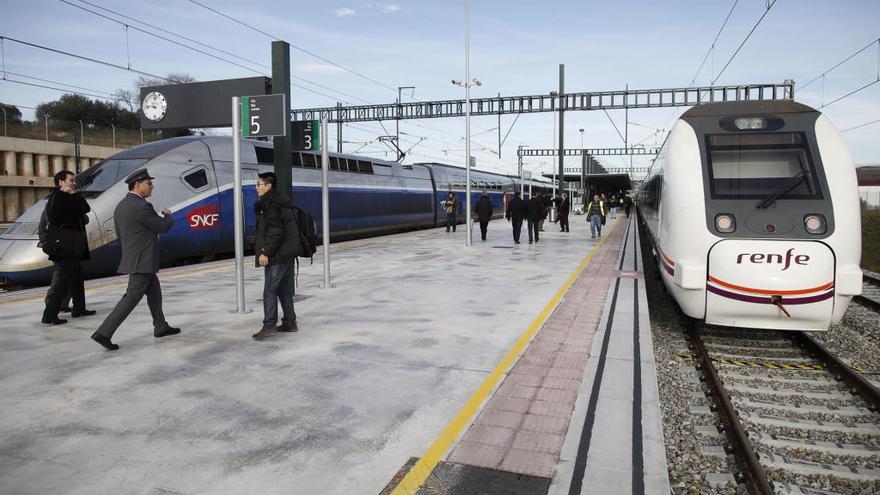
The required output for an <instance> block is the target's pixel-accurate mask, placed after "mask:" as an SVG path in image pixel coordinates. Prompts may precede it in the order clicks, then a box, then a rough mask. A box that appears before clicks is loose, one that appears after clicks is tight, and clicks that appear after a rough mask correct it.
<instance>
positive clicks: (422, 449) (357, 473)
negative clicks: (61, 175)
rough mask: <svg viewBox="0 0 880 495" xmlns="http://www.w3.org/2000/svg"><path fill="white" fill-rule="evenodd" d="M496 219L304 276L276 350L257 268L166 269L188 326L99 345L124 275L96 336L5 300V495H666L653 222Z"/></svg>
mask: <svg viewBox="0 0 880 495" xmlns="http://www.w3.org/2000/svg"><path fill="white" fill-rule="evenodd" d="M584 220H585V219H584V217H582V216H580V217H579V216H573V217H572V218H571V224H572V225H571V232H570V233H561V232H558V228H557V226H556V225H555V224H552V223H549V222H548V223H546V225H545V230H546V232H542V233H541V241H540V242H539V243H536V244H527V236H526V233H525V232H523V238H522V239H521V242H522V244H520V245H514V244H513V241H512V237H511V233H510V227H509V224H508V223H507V222H505V221H500V220H495V221H492V222H491V223H490V225H489V238H488V240H487V241H486V242H481V241H480V240H479V233H478V229H475V232H474V246H473V247H471V248H465V246H464V227H463V226H459V228H458V232H456V233H446V232H445V230H443V229H433V230H426V231H418V232H410V233H405V234H399V235H393V236H385V237H379V238H373V239H363V240H358V241H351V242H345V243H339V244H334V245H332V246H331V254H330V256H331V273H332V274H333V277H332V283H333V284H334V288H330V289H321V288H320V285H321V281H322V265H321V263H322V258H321V256H322V254H321V252H320V250H319V253H318V255H317V256H316V257H315V263H314V265H308V264H307V263H306V264H301V266H300V273H299V276H298V283H299V286H298V289H297V296H296V299H295V301H296V302H295V304H296V312H297V315H298V318H297V321H298V323H299V327H300V331H299V332H297V333H293V334H279V335H278V336H275V337H271V338H269V339H266V340H264V341H260V342H257V341H254V340H253V339H251V337H250V335H251V334H252V333H254V332H256V331H257V330H258V329H259V328H260V327H261V321H262V303H261V301H260V300H259V299H260V297H261V292H262V282H263V276H262V270H261V269H257V268H254V267H253V258H247V259H246V271H245V286H246V298H247V305H248V307H249V308H250V309H253V312H251V313H247V314H244V315H239V314H237V313H233V312H232V309H233V307H234V299H235V295H234V271H233V263H232V262H231V261H228V260H227V261H221V262H215V263H208V264H203V265H196V266H191V267H180V268H174V269H168V270H163V271H161V272H160V274H159V277H160V280H161V282H162V287H163V295H164V303H165V304H164V309H165V314H166V317H167V318H168V321H169V322H170V323H171V324H172V325H174V326H179V327H181V328H182V330H183V331H182V333H181V334H180V335H177V336H172V337H166V338H163V339H154V338H153V336H152V328H151V324H150V316H149V311H148V309H147V306H146V301H143V302H142V303H141V305H140V306H139V307H138V308H136V309H135V311H134V312H133V313H132V314H131V315H130V316H129V318H128V320H127V321H126V322H125V323H124V324H123V325H122V326H121V327H120V329H119V331H118V332H117V333H116V335H115V336H114V342H115V343H117V344H119V345H120V347H121V348H120V350H119V351H115V352H108V351H105V350H104V349H103V348H101V347H100V346H98V345H97V344H96V343H94V342H92V341H91V340H90V339H89V335H91V333H92V332H93V331H94V330H95V328H97V326H98V325H99V324H100V323H101V321H102V319H103V317H105V316H106V315H107V314H108V313H109V312H110V310H111V309H112V307H113V305H114V304H115V303H116V302H117V301H118V299H119V298H120V297H121V295H122V293H123V291H124V290H125V285H126V281H127V278H126V277H112V278H107V279H101V280H95V281H90V282H87V290H86V299H87V303H88V306H89V307H90V308H91V309H95V310H97V311H98V314H97V315H95V316H92V317H85V318H76V319H71V320H70V321H69V322H68V323H67V324H65V325H59V326H43V325H41V324H40V323H39V318H40V314H41V311H42V307H43V302H42V298H43V292H42V291H39V290H35V291H23V292H16V293H9V294H5V295H3V296H2V297H0V315H2V319H3V321H4V328H3V331H2V332H0V410H2V412H3V414H2V416H0V487H3V488H2V491H4V492H9V493H53V492H64V493H70V494H76V493H89V494H93V493H114V494H115V493H253V492H261V493H309V494H310V493H322V494H335V493H339V494H352V493H357V494H360V493H364V494H375V493H416V492H418V493H448V494H452V493H523V494H525V493H548V492H549V493H669V483H668V480H667V479H666V462H665V454H664V449H663V440H662V429H661V426H660V416H659V415H660V413H659V405H658V399H657V386H656V377H655V375H654V366H653V352H652V351H651V349H652V346H651V340H650V335H651V334H650V325H649V322H648V319H647V301H646V299H645V290H644V285H643V280H642V277H641V268H640V267H641V262H640V260H641V254H640V253H639V251H638V242H637V230H638V229H636V225H635V222H634V219H630V220H631V221H627V220H628V219H626V218H620V219H618V220H617V221H616V222H615V221H612V220H609V225H608V229H607V233H606V235H604V236H603V237H602V238H600V239H589V232H588V231H589V229H588V226H587V224H586V222H585V221H584Z"/></svg>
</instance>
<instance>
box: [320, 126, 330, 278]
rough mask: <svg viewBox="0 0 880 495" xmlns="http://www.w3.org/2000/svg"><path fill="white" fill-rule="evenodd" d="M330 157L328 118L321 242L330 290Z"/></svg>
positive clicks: (323, 150)
mask: <svg viewBox="0 0 880 495" xmlns="http://www.w3.org/2000/svg"><path fill="white" fill-rule="evenodd" d="M329 170H330V156H329V154H328V152H327V117H326V116H325V117H322V118H321V241H322V244H323V246H324V283H323V285H321V288H322V289H330V288H332V287H333V286H332V285H330V185H329V182H328V177H329Z"/></svg>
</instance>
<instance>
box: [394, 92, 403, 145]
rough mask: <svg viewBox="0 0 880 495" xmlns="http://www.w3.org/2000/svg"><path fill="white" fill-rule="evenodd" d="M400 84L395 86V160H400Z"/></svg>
mask: <svg viewBox="0 0 880 495" xmlns="http://www.w3.org/2000/svg"><path fill="white" fill-rule="evenodd" d="M401 88H402V86H398V87H397V109H396V110H397V118H396V119H394V132H395V134H394V135H395V136H396V137H395V139H396V140H395V141H394V147H395V148H397V161H398V162H399V161H400V90H401Z"/></svg>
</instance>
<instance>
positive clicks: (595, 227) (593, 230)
mask: <svg viewBox="0 0 880 495" xmlns="http://www.w3.org/2000/svg"><path fill="white" fill-rule="evenodd" d="M590 234H592V235H593V237H596V236H597V235H599V236H601V235H602V216H601V215H593V216H591V217H590Z"/></svg>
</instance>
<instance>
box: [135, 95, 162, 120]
mask: <svg viewBox="0 0 880 495" xmlns="http://www.w3.org/2000/svg"><path fill="white" fill-rule="evenodd" d="M167 109H168V102H167V101H165V96H163V95H162V93H160V92H158V91H153V92H152V93H149V94H148V95H147V96H145V97H144V101H143V103H141V110H143V112H144V117H146V118H148V119H149V120H151V121H153V122H159V121H160V120H162V118H163V117H165V110H167Z"/></svg>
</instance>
